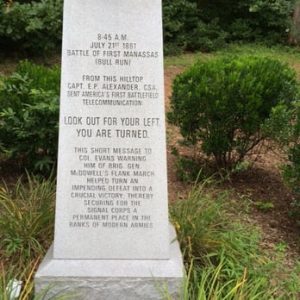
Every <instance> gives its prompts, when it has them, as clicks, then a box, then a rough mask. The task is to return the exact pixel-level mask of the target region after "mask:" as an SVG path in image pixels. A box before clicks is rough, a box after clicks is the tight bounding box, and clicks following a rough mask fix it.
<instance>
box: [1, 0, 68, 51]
mask: <svg viewBox="0 0 300 300" xmlns="http://www.w3.org/2000/svg"><path fill="white" fill-rule="evenodd" d="M62 3H63V1H62V0H41V1H39V2H35V1H32V2H30V3H19V2H13V3H12V4H10V5H7V4H4V2H3V0H0V47H1V49H7V50H12V49H13V50H15V51H20V49H23V50H27V51H30V52H31V53H35V54H37V53H44V52H45V51H48V50H54V49H57V48H59V46H60V44H61V38H62Z"/></svg>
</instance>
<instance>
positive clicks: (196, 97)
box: [169, 55, 297, 169]
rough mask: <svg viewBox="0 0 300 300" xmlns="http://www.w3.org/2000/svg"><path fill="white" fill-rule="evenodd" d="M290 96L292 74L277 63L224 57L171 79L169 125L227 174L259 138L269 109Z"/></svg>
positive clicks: (293, 90)
mask: <svg viewBox="0 0 300 300" xmlns="http://www.w3.org/2000/svg"><path fill="white" fill-rule="evenodd" d="M296 96H297V82H296V76H295V72H294V71H292V70H291V69H290V68H289V67H288V66H287V65H285V64H283V63H281V62H280V61H278V60H274V59H270V58H267V57H256V56H247V55H241V56H235V57H233V56H225V57H221V58H218V59H213V60H209V61H206V62H198V63H197V64H195V65H194V66H192V67H191V68H189V69H188V70H187V71H185V72H184V73H183V74H181V75H179V76H177V77H176V79H175V81H174V84H173V95H172V98H171V109H172V111H171V113H170V114H169V120H170V121H171V122H172V123H174V124H176V125H178V126H179V128H180V131H181V134H182V135H183V137H184V138H185V139H187V140H188V141H190V142H191V143H192V144H197V143H199V142H201V148H202V150H203V152H204V153H205V154H206V155H208V156H211V155H212V156H213V157H214V158H215V161H216V163H217V166H218V168H219V169H222V168H227V169H230V168H232V167H233V166H234V165H236V164H237V163H239V162H241V161H242V160H243V159H244V157H245V155H246V154H247V153H249V152H250V151H251V150H252V149H253V148H254V147H255V146H256V145H257V144H258V143H259V142H260V141H261V140H262V139H263V138H264V137H265V136H264V135H263V134H262V132H261V130H260V129H261V126H262V125H263V124H264V122H265V121H266V120H267V119H268V118H269V116H270V113H271V110H272V108H273V107H275V106H276V105H277V104H279V103H281V102H282V103H286V104H288V103H290V102H291V101H293V100H294V99H295V98H296Z"/></svg>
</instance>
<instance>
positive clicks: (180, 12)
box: [163, 0, 226, 54]
mask: <svg viewBox="0 0 300 300" xmlns="http://www.w3.org/2000/svg"><path fill="white" fill-rule="evenodd" d="M163 14H164V18H163V21H164V22H163V23H164V43H165V47H164V50H165V53H166V54H174V53H176V52H178V51H181V50H191V51H194V50H202V51H213V50H216V49H219V48H221V47H223V46H224V45H225V38H226V33H225V32H224V31H223V30H222V28H221V27H220V26H219V25H218V20H217V19H214V20H212V21H210V22H208V23H207V22H203V20H201V18H200V15H199V10H198V7H197V2H196V1H186V0H175V1H174V0H164V1H163Z"/></svg>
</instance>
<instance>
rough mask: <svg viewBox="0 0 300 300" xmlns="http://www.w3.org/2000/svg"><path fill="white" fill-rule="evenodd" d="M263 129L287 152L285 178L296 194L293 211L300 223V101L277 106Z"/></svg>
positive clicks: (284, 167)
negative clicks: (289, 105)
mask: <svg viewBox="0 0 300 300" xmlns="http://www.w3.org/2000/svg"><path fill="white" fill-rule="evenodd" d="M263 129H264V131H265V132H266V134H267V135H269V136H270V137H271V138H272V139H273V140H275V141H277V142H278V144H279V145H280V146H281V148H282V149H283V150H284V152H285V153H286V154H287V157H288V163H287V164H286V165H284V166H283V178H284V179H285V182H286V183H287V185H288V186H289V187H290V188H291V190H292V191H293V192H294V194H295V199H294V202H293V203H292V207H291V213H292V215H293V216H294V217H295V218H296V220H297V221H298V223H299V225H300V101H299V100H298V101H295V102H294V103H293V106H292V107H288V106H286V105H283V104H282V105H278V106H277V107H275V108H274V109H273V110H272V113H271V116H270V118H269V120H268V121H267V122H266V124H265V125H264V127H263Z"/></svg>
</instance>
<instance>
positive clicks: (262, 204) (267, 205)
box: [254, 201, 274, 212]
mask: <svg viewBox="0 0 300 300" xmlns="http://www.w3.org/2000/svg"><path fill="white" fill-rule="evenodd" d="M254 205H255V206H256V208H257V209H258V210H261V211H263V212H268V211H270V210H272V209H273V208H274V204H273V203H272V202H269V201H256V202H254Z"/></svg>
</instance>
